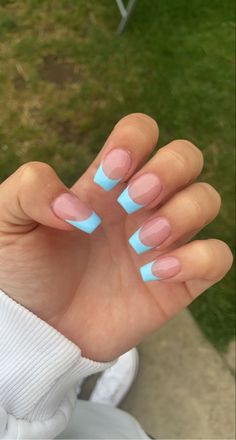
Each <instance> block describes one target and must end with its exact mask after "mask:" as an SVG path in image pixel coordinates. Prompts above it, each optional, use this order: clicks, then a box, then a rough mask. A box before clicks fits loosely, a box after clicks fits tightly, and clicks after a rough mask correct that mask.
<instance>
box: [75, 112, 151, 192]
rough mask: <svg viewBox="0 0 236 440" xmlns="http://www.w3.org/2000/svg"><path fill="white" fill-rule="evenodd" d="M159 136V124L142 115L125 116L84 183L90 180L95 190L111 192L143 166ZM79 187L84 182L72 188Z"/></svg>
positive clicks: (87, 173)
mask: <svg viewBox="0 0 236 440" xmlns="http://www.w3.org/2000/svg"><path fill="white" fill-rule="evenodd" d="M158 134H159V130H158V126H157V123H156V121H155V120H154V119H152V118H151V117H150V116H147V115H145V114H143V113H133V114H130V115H128V116H125V117H124V118H122V119H121V120H120V121H119V122H118V123H117V124H116V125H115V127H114V128H113V130H112V132H111V134H110V136H109V137H108V139H107V141H106V142H105V144H104V146H103V148H102V150H101V151H100V153H99V154H98V156H97V157H96V159H95V160H94V161H93V163H92V164H91V165H90V167H89V168H88V170H87V171H86V172H85V173H84V175H83V176H82V179H88V180H89V182H91V184H93V186H94V188H93V189H96V190H98V191H102V190H105V191H110V190H111V189H113V188H114V187H115V186H116V185H117V184H118V183H120V182H125V181H126V180H128V179H129V178H130V177H131V176H132V175H133V173H134V172H135V171H137V170H138V169H139V168H140V167H141V166H142V164H143V163H144V162H145V160H146V159H147V157H148V156H149V155H150V154H151V152H152V151H153V149H154V148H155V146H156V144H157V140H158ZM92 182H93V183H92ZM80 183H81V179H79V180H78V181H77V182H76V183H75V185H74V186H73V189H74V190H75V191H76V189H77V188H78V185H79V184H80Z"/></svg>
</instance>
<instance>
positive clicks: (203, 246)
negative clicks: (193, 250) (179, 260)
mask: <svg viewBox="0 0 236 440" xmlns="http://www.w3.org/2000/svg"><path fill="white" fill-rule="evenodd" d="M197 244H198V257H199V258H200V261H201V264H202V267H203V275H205V276H206V278H208V276H210V277H214V270H215V264H214V262H215V252H214V249H213V246H211V245H210V243H209V240H207V241H198V243H197Z"/></svg>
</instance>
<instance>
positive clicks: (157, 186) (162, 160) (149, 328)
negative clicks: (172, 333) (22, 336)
mask: <svg viewBox="0 0 236 440" xmlns="http://www.w3.org/2000/svg"><path fill="white" fill-rule="evenodd" d="M157 138H158V128H157V125H156V123H155V121H154V120H153V119H151V118H149V117H148V116H146V115H142V114H133V115H129V116H127V117H125V118H123V119H122V120H121V121H119V123H118V124H117V125H116V126H115V128H114V130H113V131H112V133H111V135H110V136H109V138H108V140H107V142H106V144H105V146H104V148H103V149H102V150H101V152H100V154H99V155H98V157H97V158H96V159H95V161H94V162H93V163H92V165H91V166H90V167H89V169H88V170H87V171H86V172H85V173H84V175H83V176H82V177H81V178H80V179H79V180H78V181H77V182H76V183H75V185H74V186H73V187H72V188H71V190H68V189H67V188H66V187H65V186H64V184H63V183H62V182H61V181H60V179H59V178H58V177H57V175H56V174H55V172H54V171H53V170H52V169H51V167H50V166H48V165H46V164H43V163H39V162H33V163H28V164H25V165H23V166H22V167H20V168H19V169H18V170H17V171H16V172H15V173H14V174H13V175H12V176H11V177H9V178H8V179H7V180H6V181H5V182H3V183H2V184H1V186H0V287H1V288H2V289H3V290H4V291H5V292H6V293H7V294H8V295H9V296H11V297H12V298H13V299H15V300H16V301H17V302H19V303H21V304H22V305H23V306H25V307H26V308H28V309H29V310H31V311H32V312H34V313H35V314H36V315H38V316H39V317H40V318H42V319H43V320H45V321H47V322H48V323H49V324H50V325H52V326H54V327H55V328H56V329H58V330H59V331H60V332H61V333H63V334H64V335H65V336H66V337H68V338H69V339H71V340H72V341H73V342H75V343H76V344H77V345H78V346H79V347H80V348H81V350H82V354H83V355H84V356H86V357H89V358H91V359H94V360H98V361H108V360H111V359H113V358H115V357H116V356H118V355H120V354H122V353H124V352H125V351H127V350H128V349H129V348H130V347H133V346H135V345H136V344H138V343H139V342H140V341H141V340H142V339H143V338H144V337H145V335H147V334H149V333H151V332H153V331H154V330H156V329H158V328H159V327H160V326H161V325H162V324H164V323H165V322H166V321H168V320H169V319H170V318H172V317H173V316H174V315H176V313H178V312H179V311H180V310H182V309H183V308H185V307H186V306H187V305H188V304H189V303H190V302H191V301H192V300H193V299H194V298H196V297H197V296H198V295H200V294H201V293H202V292H204V290H206V289H207V288H208V287H210V286H211V285H212V284H214V283H216V282H217V281H219V280H220V279H221V278H222V277H223V276H224V275H225V274H226V272H227V271H228V270H229V268H230V266H231V264H232V255H231V252H230V250H229V248H228V246H227V245H226V244H225V243H224V242H222V241H219V240H215V239H209V240H205V241H200V240H197V241H189V240H190V239H191V238H192V237H193V236H194V234H196V232H197V231H199V230H200V229H202V228H203V227H204V226H205V225H206V224H208V223H209V222H211V221H212V220H213V219H214V218H215V216H216V215H217V213H218V211H219V208H220V196H219V194H218V193H217V192H216V190H215V189H214V188H213V187H211V186H210V185H208V184H207V183H202V182H199V183H193V182H194V180H195V179H196V178H197V177H198V175H199V174H200V172H201V169H202V166H203V158H202V154H201V152H200V150H198V149H197V148H196V147H195V146H194V145H192V144H191V143H190V142H188V141H184V140H176V141H173V142H171V143H170V144H168V145H166V146H165V147H163V148H161V149H159V151H157V152H156V153H155V155H154V156H153V157H152V158H150V159H149V160H148V161H147V162H146V163H145V161H146V160H147V159H148V157H149V156H150V154H151V152H152V151H153V149H154V147H155V145H156V142H157ZM101 160H103V165H102V171H103V172H104V173H105V174H103V175H101V168H100V174H98V175H97V177H96V180H97V182H98V183H100V184H101V182H103V183H102V185H103V186H104V185H105V186H106V189H108V187H109V185H110V186H111V184H112V183H116V182H115V181H114V180H116V181H118V180H119V179H121V180H119V182H118V183H117V185H116V186H115V188H114V189H112V190H111V191H109V192H108V191H104V189H102V188H101V187H100V186H99V185H98V184H96V183H94V181H93V179H94V175H95V173H96V171H97V169H98V167H99V165H100V163H101ZM106 176H108V177H109V178H112V179H113V180H111V179H106ZM101 178H102V179H103V181H101ZM127 183H128V184H129V185H130V186H129V192H128V193H127V192H125V193H124V194H123V196H122V197H121V198H120V202H121V204H123V205H124V206H125V208H126V209H128V210H132V209H134V208H140V209H139V210H137V211H136V212H134V213H131V214H129V215H128V214H127V213H126V212H125V210H124V209H123V208H122V207H121V205H120V204H119V203H117V197H118V196H119V195H120V194H121V192H122V191H123V190H124V189H125V188H126V184H127ZM81 201H82V202H81ZM91 207H92V209H93V210H94V211H95V212H96V213H97V214H98V215H99V216H100V217H101V219H102V223H101V225H100V226H99V227H98V228H97V229H96V231H94V232H93V233H92V234H91V235H88V234H86V233H85V232H82V231H81V230H80V229H78V227H81V226H82V227H84V226H85V227H87V226H89V227H91V222H89V223H88V222H84V223H82V224H81V221H83V220H84V219H85V218H90V220H91V219H92V220H93V222H92V226H93V225H94V227H95V226H96V222H97V223H98V218H97V217H96V216H95V215H93V217H91V215H92V210H91ZM65 220H66V221H65ZM70 221H71V222H77V223H74V224H75V225H76V226H77V228H75V227H74V226H72V224H71V223H69V222H70ZM83 225H84V226H83ZM143 225H145V226H144V227H142V226H143ZM141 227H142V229H141V230H140V231H139V233H138V234H136V235H135V236H134V237H133V238H132V240H131V242H132V244H133V246H134V247H136V249H137V250H138V251H143V250H146V252H144V253H142V254H141V255H138V254H137V253H136V252H135V250H134V249H133V247H132V246H131V245H130V244H129V243H128V239H129V238H130V236H131V235H133V234H134V233H135V231H137V229H139V228H141ZM157 246H159V247H158V248H156V247H157ZM156 259H157V261H156V262H154V263H153V264H151V265H148V266H145V268H144V269H142V275H143V278H144V279H150V278H152V279H153V280H152V281H150V282H144V281H143V279H142V277H141V275H140V271H139V268H140V266H143V265H145V264H146V263H149V262H152V261H153V260H156ZM156 278H160V280H157V279H156Z"/></svg>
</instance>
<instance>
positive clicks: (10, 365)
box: [0, 290, 112, 423]
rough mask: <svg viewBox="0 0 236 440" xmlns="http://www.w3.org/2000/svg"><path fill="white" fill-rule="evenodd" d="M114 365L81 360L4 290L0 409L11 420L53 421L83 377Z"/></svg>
mask: <svg viewBox="0 0 236 440" xmlns="http://www.w3.org/2000/svg"><path fill="white" fill-rule="evenodd" d="M110 365H112V363H107V364H104V363H99V362H94V361H91V360H88V359H85V358H83V357H82V356H81V351H80V349H79V348H78V347H77V346H76V345H75V344H74V343H72V342H71V341H69V340H68V339H67V338H65V337H64V336H63V335H62V334H60V333H59V332H58V331H57V330H55V329H54V328H52V327H51V326H49V325H48V324H47V323H46V322H44V321H42V320H41V319H39V318H38V317H37V316H35V315H34V314H33V313H31V312H30V311H28V310H26V309H25V308H24V307H22V306H21V305H19V304H17V303H16V302H15V301H13V300H12V299H11V298H9V297H8V296H7V295H6V294H4V292H2V291H1V290H0V408H3V409H4V412H5V413H6V414H8V415H9V416H10V417H14V419H21V420H22V419H23V420H25V421H27V423H31V422H33V421H34V420H35V421H44V420H48V419H50V418H52V417H53V416H54V415H55V413H56V411H57V409H58V407H59V406H60V405H61V404H62V402H63V400H65V399H66V398H69V397H68V396H71V392H72V391H73V392H74V388H75V386H76V384H77V383H78V382H79V381H80V379H81V378H83V377H86V376H88V375H90V374H93V373H97V372H99V371H102V370H104V369H106V368H107V367H109V366H110ZM70 400H71V399H70ZM72 400H73V399H72Z"/></svg>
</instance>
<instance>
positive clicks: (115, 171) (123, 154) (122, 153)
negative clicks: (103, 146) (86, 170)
mask: <svg viewBox="0 0 236 440" xmlns="http://www.w3.org/2000/svg"><path fill="white" fill-rule="evenodd" d="M130 165H131V156H130V153H129V152H128V151H126V150H122V149H118V148H115V149H114V150H111V151H110V152H109V153H108V154H107V155H106V157H105V158H104V159H103V161H102V163H101V164H100V166H99V168H98V170H97V172H96V174H95V176H94V182H95V183H96V184H97V185H99V186H100V187H101V188H103V189H104V190H105V191H110V190H111V189H113V188H114V187H115V186H116V185H117V184H118V183H119V182H120V181H121V180H122V179H123V178H124V177H125V175H126V174H127V172H128V170H129V168H130Z"/></svg>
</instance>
